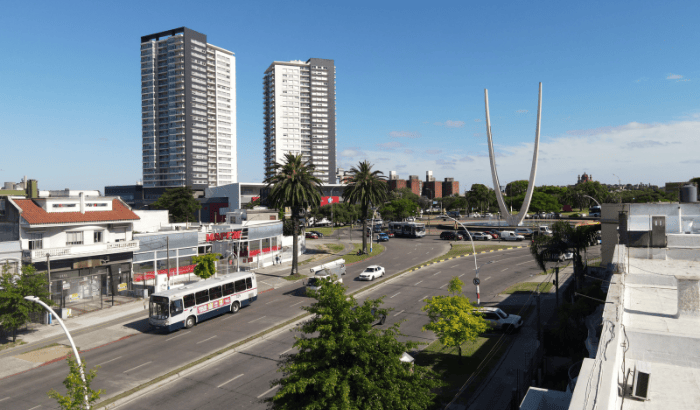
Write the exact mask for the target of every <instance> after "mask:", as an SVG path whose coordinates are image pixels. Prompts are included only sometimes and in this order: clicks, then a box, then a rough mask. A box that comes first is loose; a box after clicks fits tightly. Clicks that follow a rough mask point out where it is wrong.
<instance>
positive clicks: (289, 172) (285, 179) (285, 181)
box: [264, 153, 322, 275]
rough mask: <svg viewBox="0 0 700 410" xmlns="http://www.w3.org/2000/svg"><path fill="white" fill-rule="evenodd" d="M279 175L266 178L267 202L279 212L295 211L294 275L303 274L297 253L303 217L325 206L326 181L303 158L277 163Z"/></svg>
mask: <svg viewBox="0 0 700 410" xmlns="http://www.w3.org/2000/svg"><path fill="white" fill-rule="evenodd" d="M273 168H274V171H275V174H274V175H272V176H270V177H267V178H265V181H264V182H265V183H266V184H267V188H271V189H270V193H269V194H268V196H267V202H268V204H269V205H270V206H273V207H275V208H277V209H279V210H284V209H285V208H286V207H289V208H291V210H292V223H293V225H294V242H293V243H294V245H293V247H292V249H293V255H292V272H291V273H290V275H294V274H295V273H297V274H298V273H299V265H298V260H297V254H298V253H299V252H298V249H299V240H298V235H299V218H300V217H301V215H302V212H303V211H304V210H305V209H306V208H308V207H313V206H318V205H319V204H320V203H321V188H320V186H321V185H322V182H321V180H320V179H318V178H316V177H315V176H314V175H313V172H314V166H313V165H312V164H310V163H308V162H303V161H302V159H301V155H294V154H289V153H287V154H285V155H284V162H283V163H280V164H275V166H274V167H273Z"/></svg>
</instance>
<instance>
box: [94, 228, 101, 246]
mask: <svg viewBox="0 0 700 410" xmlns="http://www.w3.org/2000/svg"><path fill="white" fill-rule="evenodd" d="M94 242H95V243H102V231H95V241H94Z"/></svg>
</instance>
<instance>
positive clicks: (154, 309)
mask: <svg viewBox="0 0 700 410" xmlns="http://www.w3.org/2000/svg"><path fill="white" fill-rule="evenodd" d="M149 314H150V316H151V317H152V318H153V319H167V318H168V298H166V297H163V296H151V303H150V311H149Z"/></svg>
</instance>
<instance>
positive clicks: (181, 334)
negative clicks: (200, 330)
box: [165, 330, 191, 342]
mask: <svg viewBox="0 0 700 410" xmlns="http://www.w3.org/2000/svg"><path fill="white" fill-rule="evenodd" d="M190 332H191V330H190V331H187V332H184V333H180V334H179V335H175V336H173V337H170V338H167V339H165V341H166V342H167V341H168V340H173V339H175V338H176V337H180V336H184V335H186V334H188V333H190Z"/></svg>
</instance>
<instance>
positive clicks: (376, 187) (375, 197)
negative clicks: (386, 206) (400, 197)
mask: <svg viewBox="0 0 700 410" xmlns="http://www.w3.org/2000/svg"><path fill="white" fill-rule="evenodd" d="M387 195H388V185H387V183H386V177H385V176H384V173H382V171H372V165H371V164H370V163H369V162H367V161H362V162H360V163H359V165H358V166H357V167H352V168H351V169H350V181H349V182H348V185H347V186H346V187H345V189H344V190H343V200H344V201H346V202H349V203H352V204H359V205H360V208H361V213H360V215H364V217H363V218H362V249H363V250H364V252H367V235H365V234H364V233H365V232H367V215H368V214H369V211H370V205H374V206H380V205H382V204H383V203H384V201H385V200H386V198H387Z"/></svg>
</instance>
